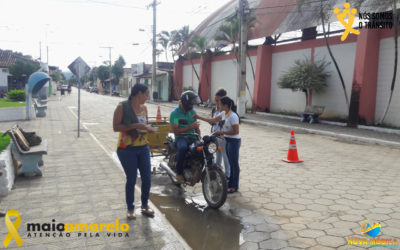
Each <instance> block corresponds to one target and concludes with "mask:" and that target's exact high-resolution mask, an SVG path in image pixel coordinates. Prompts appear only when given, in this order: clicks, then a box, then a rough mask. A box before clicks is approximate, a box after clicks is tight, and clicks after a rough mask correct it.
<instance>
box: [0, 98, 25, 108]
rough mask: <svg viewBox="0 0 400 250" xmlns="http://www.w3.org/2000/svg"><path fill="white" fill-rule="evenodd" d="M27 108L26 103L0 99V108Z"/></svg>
mask: <svg viewBox="0 0 400 250" xmlns="http://www.w3.org/2000/svg"><path fill="white" fill-rule="evenodd" d="M13 107H25V102H13V101H10V100H8V99H5V98H0V108H13Z"/></svg>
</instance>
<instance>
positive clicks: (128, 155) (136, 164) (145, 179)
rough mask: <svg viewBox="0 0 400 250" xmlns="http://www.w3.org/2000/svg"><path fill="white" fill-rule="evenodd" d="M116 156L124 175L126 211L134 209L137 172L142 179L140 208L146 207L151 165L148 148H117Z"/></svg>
mask: <svg viewBox="0 0 400 250" xmlns="http://www.w3.org/2000/svg"><path fill="white" fill-rule="evenodd" d="M117 155H118V158H119V161H120V162H121V165H122V167H123V168H124V171H125V175H126V184H125V199H126V205H127V207H128V210H133V209H134V208H135V204H134V201H135V185H136V177H137V170H138V169H139V172H140V177H141V179H142V197H141V198H142V206H147V204H148V200H149V196H150V186H151V164H150V150H149V147H148V146H147V145H146V146H139V147H127V148H125V149H123V148H118V150H117Z"/></svg>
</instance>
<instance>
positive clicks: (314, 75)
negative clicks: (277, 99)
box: [278, 58, 330, 105]
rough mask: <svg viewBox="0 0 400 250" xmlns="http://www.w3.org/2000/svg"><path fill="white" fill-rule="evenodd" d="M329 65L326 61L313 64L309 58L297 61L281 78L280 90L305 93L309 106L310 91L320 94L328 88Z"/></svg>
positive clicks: (279, 82) (279, 81)
mask: <svg viewBox="0 0 400 250" xmlns="http://www.w3.org/2000/svg"><path fill="white" fill-rule="evenodd" d="M329 64H330V63H328V62H326V61H325V60H320V61H317V62H312V61H311V60H310V59H308V58H306V59H304V60H296V61H295V62H294V65H293V66H292V67H290V68H289V70H288V71H287V72H285V73H284V74H283V75H282V76H281V77H280V78H279V80H278V85H279V87H280V88H289V89H292V90H293V91H303V92H304V94H305V96H306V105H308V95H309V93H310V90H313V91H315V92H317V93H318V92H320V91H322V90H323V89H324V88H325V87H326V86H327V84H326V80H327V78H328V77H329V76H330V73H328V72H326V67H327V66H328V65H329Z"/></svg>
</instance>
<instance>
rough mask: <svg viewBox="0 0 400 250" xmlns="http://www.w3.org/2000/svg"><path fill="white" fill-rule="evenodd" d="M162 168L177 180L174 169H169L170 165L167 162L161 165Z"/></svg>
mask: <svg viewBox="0 0 400 250" xmlns="http://www.w3.org/2000/svg"><path fill="white" fill-rule="evenodd" d="M160 167H161V168H162V169H164V170H165V171H166V172H167V173H168V174H169V175H170V176H172V177H174V178H176V174H175V172H174V171H172V169H171V168H170V167H168V165H167V164H166V163H165V162H161V163H160Z"/></svg>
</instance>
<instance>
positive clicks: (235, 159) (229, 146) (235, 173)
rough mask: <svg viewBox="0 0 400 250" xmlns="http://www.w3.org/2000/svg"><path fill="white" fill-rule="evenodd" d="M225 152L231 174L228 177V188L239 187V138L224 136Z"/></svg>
mask: <svg viewBox="0 0 400 250" xmlns="http://www.w3.org/2000/svg"><path fill="white" fill-rule="evenodd" d="M225 141H226V154H227V155H228V159H229V164H230V166H231V176H230V177H229V185H228V188H234V189H239V174H240V168H239V149H240V144H241V139H235V138H228V137H225Z"/></svg>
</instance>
